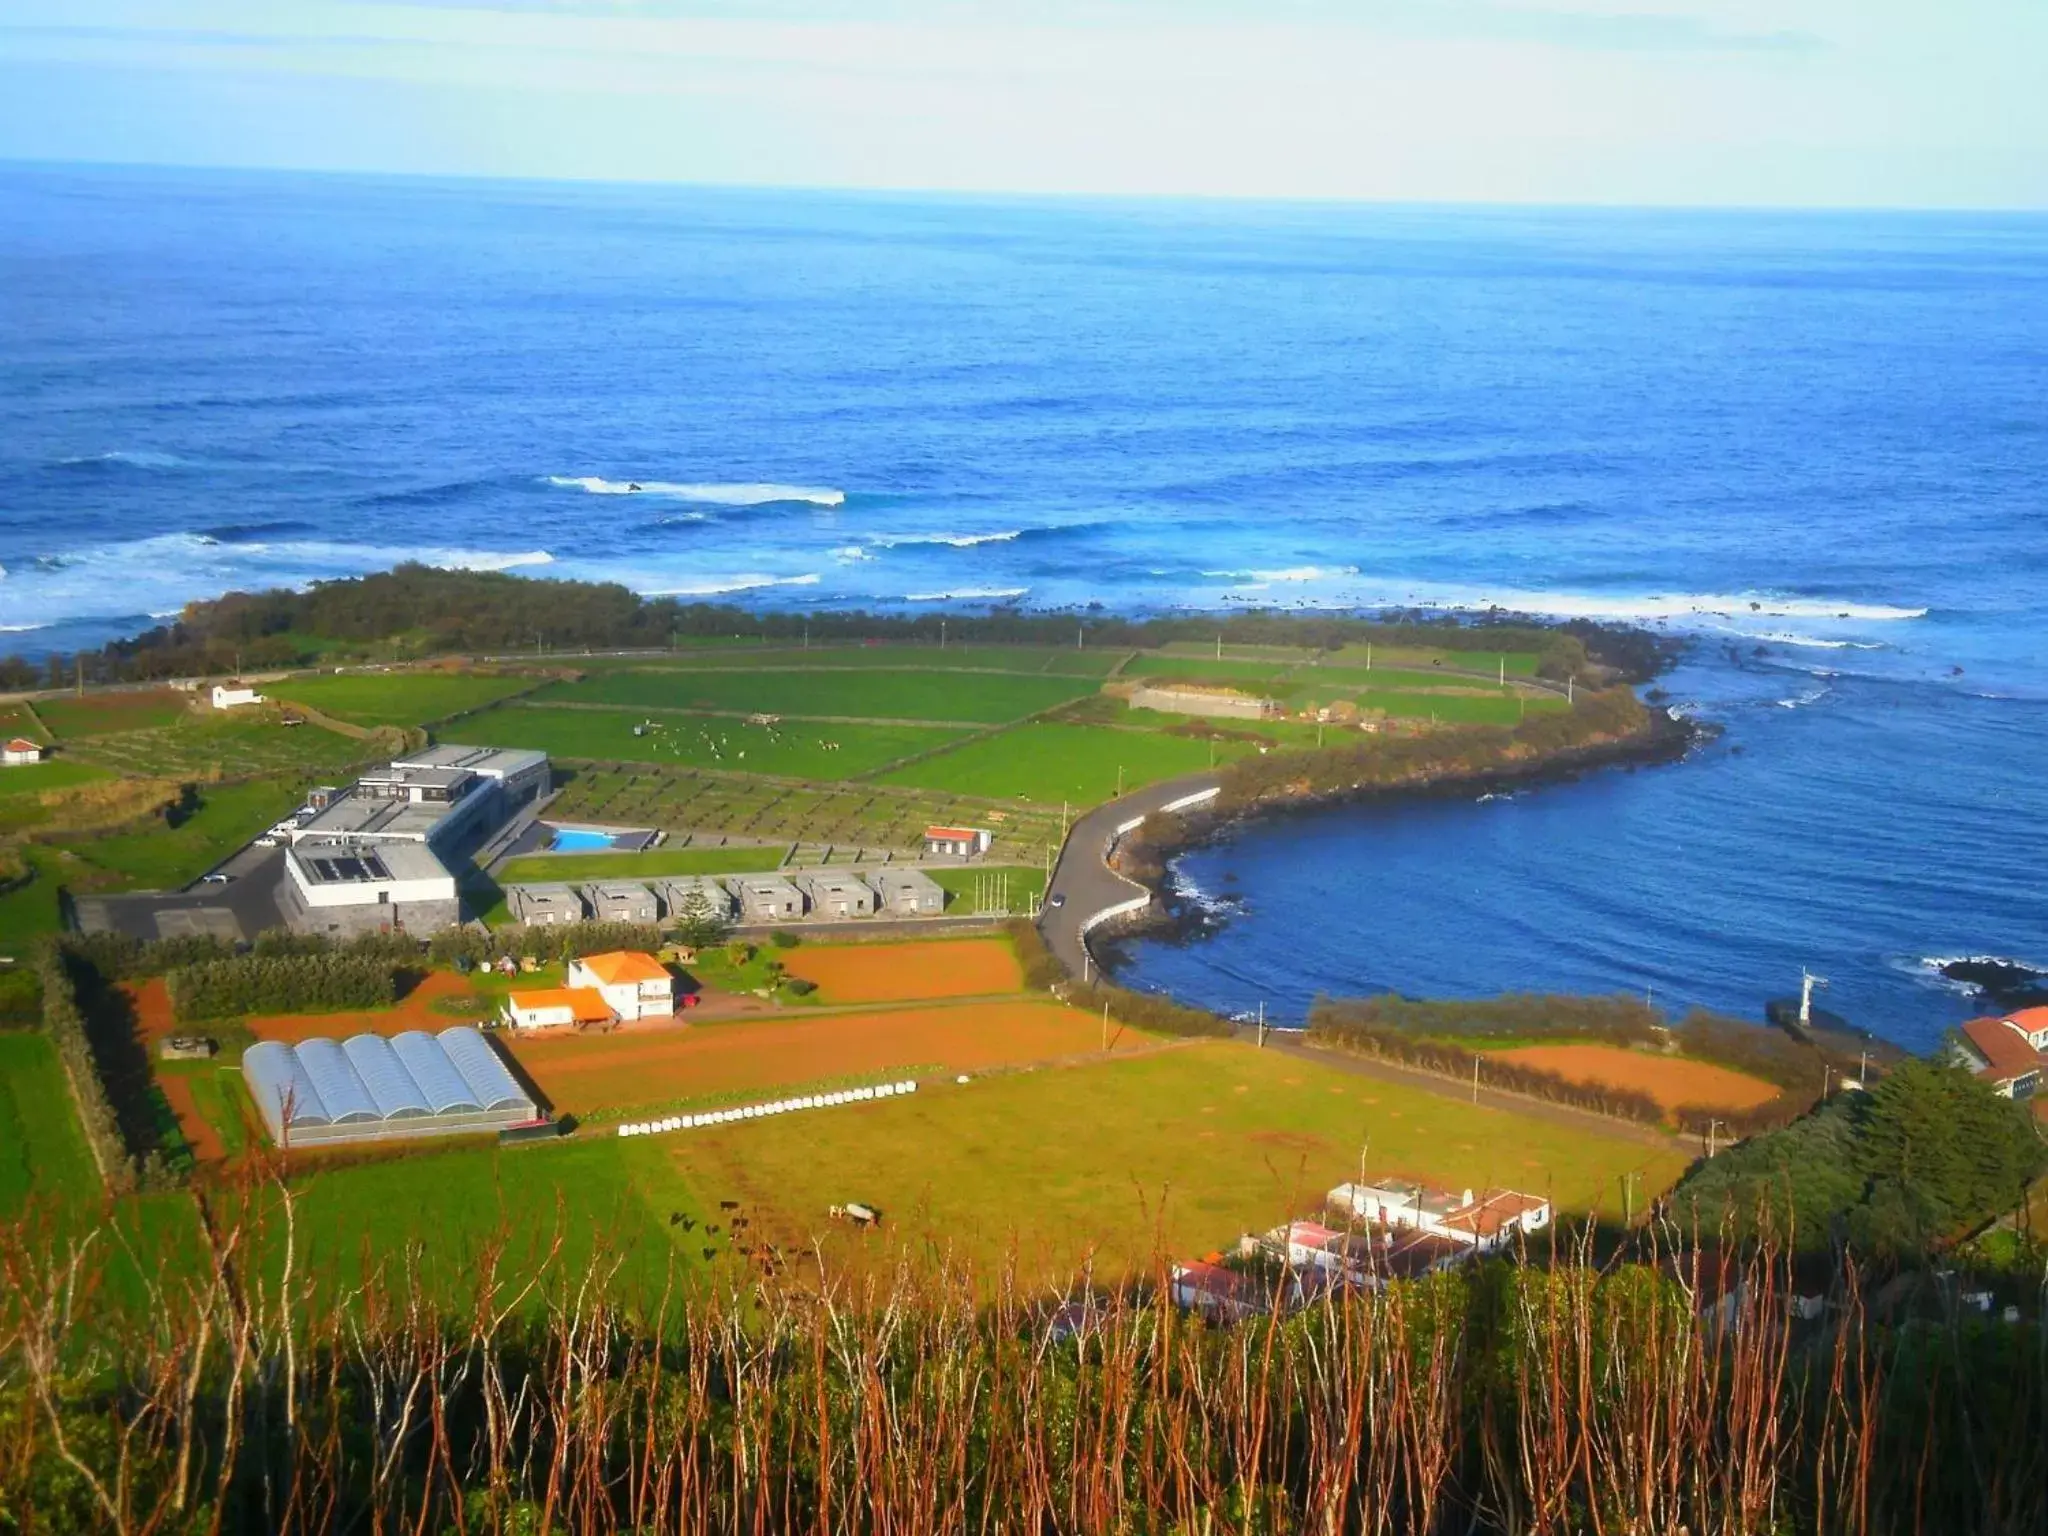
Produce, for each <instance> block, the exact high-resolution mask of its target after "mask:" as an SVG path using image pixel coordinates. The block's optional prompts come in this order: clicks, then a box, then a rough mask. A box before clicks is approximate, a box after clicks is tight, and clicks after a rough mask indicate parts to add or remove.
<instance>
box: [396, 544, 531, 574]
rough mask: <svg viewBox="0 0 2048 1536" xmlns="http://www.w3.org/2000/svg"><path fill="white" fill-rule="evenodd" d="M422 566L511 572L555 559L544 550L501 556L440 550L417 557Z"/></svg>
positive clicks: (496, 552) (521, 551) (489, 553)
mask: <svg viewBox="0 0 2048 1536" xmlns="http://www.w3.org/2000/svg"><path fill="white" fill-rule="evenodd" d="M419 560H420V563H421V564H422V565H431V566H434V567H436V568H438V569H440V570H444V571H513V570H519V569H520V568H522V567H525V566H532V565H553V564H554V563H555V557H554V556H553V555H551V554H549V553H548V552H547V551H546V550H544V549H527V550H520V551H518V552H517V553H513V554H501V553H499V552H498V551H495V550H484V549H442V550H435V551H432V552H431V553H428V554H424V555H421V556H420V557H419Z"/></svg>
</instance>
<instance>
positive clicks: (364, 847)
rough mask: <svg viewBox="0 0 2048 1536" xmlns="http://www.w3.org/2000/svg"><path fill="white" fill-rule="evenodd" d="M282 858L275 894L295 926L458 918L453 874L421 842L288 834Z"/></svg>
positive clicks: (418, 925) (368, 926)
mask: <svg viewBox="0 0 2048 1536" xmlns="http://www.w3.org/2000/svg"><path fill="white" fill-rule="evenodd" d="M284 862H285V873H286V876H287V878H286V880H285V881H284V883H283V884H281V885H280V886H279V887H278V896H279V901H280V903H281V904H282V905H283V906H284V907H285V909H286V910H285V917H286V920H287V921H288V922H289V923H290V924H291V926H292V927H294V928H296V929H298V930H299V931H300V932H302V933H329V934H335V935H339V936H350V935H355V934H363V933H377V932H380V931H388V930H393V929H401V928H402V929H405V930H406V931H408V932H412V933H432V932H435V931H437V930H438V929H441V928H446V927H448V926H450V925H451V924H453V923H456V922H459V921H461V916H462V908H461V902H460V898H459V896H458V893H457V891H456V888H455V876H454V875H453V874H452V873H450V872H449V869H448V866H447V865H445V864H443V863H442V862H441V860H440V859H439V858H437V857H436V856H435V854H434V852H433V850H432V849H430V848H427V847H425V846H424V845H422V844H419V843H386V842H367V841H363V840H360V839H356V838H339V837H337V838H315V839H312V840H310V841H304V840H302V841H298V842H294V843H293V844H292V846H291V847H290V848H288V849H286V850H285V856H284Z"/></svg>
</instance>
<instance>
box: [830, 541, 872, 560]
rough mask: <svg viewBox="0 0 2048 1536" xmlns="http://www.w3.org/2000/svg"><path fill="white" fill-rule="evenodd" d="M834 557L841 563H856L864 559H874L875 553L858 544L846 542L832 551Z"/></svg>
mask: <svg viewBox="0 0 2048 1536" xmlns="http://www.w3.org/2000/svg"><path fill="white" fill-rule="evenodd" d="M832 558H833V559H835V560H837V561H838V562H839V563H840V564H841V565H855V564H858V563H859V562H860V561H862V560H872V559H874V558H875V557H874V554H873V553H872V552H871V551H869V550H866V549H863V548H862V547H861V546H860V545H858V544H845V545H842V546H840V547H839V548H838V549H835V550H833V551H832Z"/></svg>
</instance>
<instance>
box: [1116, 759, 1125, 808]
mask: <svg viewBox="0 0 2048 1536" xmlns="http://www.w3.org/2000/svg"><path fill="white" fill-rule="evenodd" d="M1116 793H1117V798H1118V799H1119V800H1121V799H1122V798H1123V793H1124V765H1123V764H1122V763H1118V764H1117V765H1116Z"/></svg>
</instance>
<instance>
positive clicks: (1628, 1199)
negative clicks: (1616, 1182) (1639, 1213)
mask: <svg viewBox="0 0 2048 1536" xmlns="http://www.w3.org/2000/svg"><path fill="white" fill-rule="evenodd" d="M1635 1194H1636V1173H1635V1170H1633V1169H1631V1170H1630V1171H1629V1172H1627V1173H1624V1174H1623V1175H1622V1176H1621V1224H1622V1225H1623V1226H1625V1227H1632V1226H1634V1225H1635V1224H1636V1202H1635Z"/></svg>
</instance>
